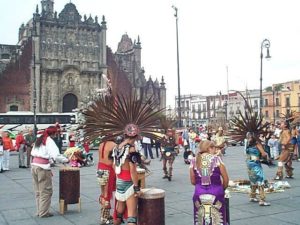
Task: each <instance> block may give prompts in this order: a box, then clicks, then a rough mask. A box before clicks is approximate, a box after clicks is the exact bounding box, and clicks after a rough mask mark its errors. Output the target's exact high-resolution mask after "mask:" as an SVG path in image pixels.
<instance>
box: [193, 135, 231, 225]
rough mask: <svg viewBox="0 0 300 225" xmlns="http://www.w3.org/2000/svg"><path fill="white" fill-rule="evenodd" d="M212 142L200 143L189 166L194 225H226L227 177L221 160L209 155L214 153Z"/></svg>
mask: <svg viewBox="0 0 300 225" xmlns="http://www.w3.org/2000/svg"><path fill="white" fill-rule="evenodd" d="M214 148H215V145H214V143H213V142H212V141H208V140H206V141H202V142H201V143H200V145H199V151H198V153H197V155H196V158H195V159H194V160H192V162H191V166H190V179H191V183H192V184H193V185H195V193H194V196H193V204H194V225H226V224H227V222H226V209H225V199H224V190H225V189H226V188H227V186H228V181H229V179H228V175H227V172H226V168H225V166H224V163H223V162H222V159H221V158H220V157H219V156H216V155H213V154H211V152H214V151H215V149H214Z"/></svg>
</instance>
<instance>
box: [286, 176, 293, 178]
mask: <svg viewBox="0 0 300 225" xmlns="http://www.w3.org/2000/svg"><path fill="white" fill-rule="evenodd" d="M285 178H288V179H294V177H293V176H285Z"/></svg>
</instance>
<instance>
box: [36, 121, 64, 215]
mask: <svg viewBox="0 0 300 225" xmlns="http://www.w3.org/2000/svg"><path fill="white" fill-rule="evenodd" d="M55 133H56V127H54V126H50V127H48V128H47V129H46V130H45V131H44V133H43V134H42V135H41V136H40V137H38V138H37V140H36V142H35V144H34V146H33V149H32V151H31V155H32V156H33V159H32V163H31V173H32V177H33V188H34V191H35V198H36V205H37V216H39V217H41V218H44V217H50V216H53V214H51V213H50V212H49V210H50V205H51V197H52V193H53V189H52V172H51V168H50V160H52V159H54V160H55V159H56V157H57V156H58V155H59V149H58V147H57V145H56V144H55V142H54V141H53V139H52V138H51V137H54V136H55Z"/></svg>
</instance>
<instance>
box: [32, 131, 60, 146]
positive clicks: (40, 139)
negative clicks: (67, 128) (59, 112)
mask: <svg viewBox="0 0 300 225" xmlns="http://www.w3.org/2000/svg"><path fill="white" fill-rule="evenodd" d="M56 132H57V129H56V127H55V126H50V127H48V128H47V129H46V130H45V131H44V133H43V134H42V135H41V136H40V137H38V138H37V139H36V141H35V146H36V147H40V146H41V144H43V145H46V140H47V137H49V136H51V135H53V134H55V133H56Z"/></svg>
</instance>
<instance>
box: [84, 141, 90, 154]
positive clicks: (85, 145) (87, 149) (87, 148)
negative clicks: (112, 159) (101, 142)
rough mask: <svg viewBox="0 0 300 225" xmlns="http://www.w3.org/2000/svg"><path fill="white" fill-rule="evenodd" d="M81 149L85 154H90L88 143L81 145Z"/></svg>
mask: <svg viewBox="0 0 300 225" xmlns="http://www.w3.org/2000/svg"><path fill="white" fill-rule="evenodd" d="M83 148H84V150H85V152H86V153H89V152H90V143H89V142H84V143H83Z"/></svg>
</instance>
